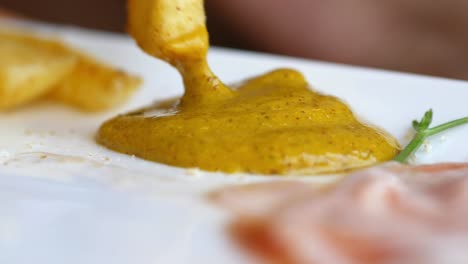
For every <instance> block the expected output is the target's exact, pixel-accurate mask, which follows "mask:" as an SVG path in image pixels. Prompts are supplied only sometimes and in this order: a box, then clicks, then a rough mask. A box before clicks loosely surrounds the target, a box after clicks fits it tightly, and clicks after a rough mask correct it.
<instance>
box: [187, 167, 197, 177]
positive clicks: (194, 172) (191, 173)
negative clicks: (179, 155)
mask: <svg viewBox="0 0 468 264" xmlns="http://www.w3.org/2000/svg"><path fill="white" fill-rule="evenodd" d="M185 172H186V173H187V175H189V176H195V177H199V176H200V170H199V169H197V168H191V169H187V170H186V171H185Z"/></svg>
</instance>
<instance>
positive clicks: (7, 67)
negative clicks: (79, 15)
mask: <svg viewBox="0 0 468 264" xmlns="http://www.w3.org/2000/svg"><path fill="white" fill-rule="evenodd" d="M30 76H31V77H30ZM33 77H34V78H33ZM141 82H142V80H141V79H140V78H139V77H136V76H132V75H130V74H127V73H125V72H123V71H120V70H118V69H115V68H114V67H112V66H109V65H106V64H104V63H102V62H99V61H97V60H95V59H94V58H92V57H90V56H88V55H85V54H83V53H81V52H80V51H78V50H75V49H73V48H71V47H68V46H66V45H65V44H63V43H62V42H60V41H57V40H51V39H43V38H39V37H35V36H33V35H32V34H30V33H19V32H1V31H0V96H1V97H0V110H4V109H10V108H12V107H14V106H16V105H19V104H25V103H28V102H29V101H32V100H34V99H36V98H39V97H42V96H45V97H48V98H52V99H54V100H57V101H60V102H63V103H65V104H68V105H71V106H73V107H76V108H77V109H79V110H81V111H86V112H96V111H104V110H108V109H110V108H113V107H116V106H118V105H121V104H122V103H124V102H125V101H127V100H128V99H129V98H130V97H131V96H132V95H133V94H134V92H135V91H136V90H137V88H138V87H139V86H140V84H141ZM12 90H14V91H16V92H15V93H13V92H11V91H12Z"/></svg>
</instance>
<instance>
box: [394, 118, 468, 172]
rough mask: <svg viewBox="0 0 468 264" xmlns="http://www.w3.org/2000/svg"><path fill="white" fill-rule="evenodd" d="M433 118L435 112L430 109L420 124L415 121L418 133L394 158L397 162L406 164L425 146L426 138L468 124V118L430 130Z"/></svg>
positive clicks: (415, 128) (414, 126)
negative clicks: (412, 155)
mask: <svg viewBox="0 0 468 264" xmlns="http://www.w3.org/2000/svg"><path fill="white" fill-rule="evenodd" d="M432 117H433V112H432V109H430V110H429V111H427V112H426V113H425V114H424V117H423V118H422V119H421V121H420V122H418V121H417V120H414V121H413V128H414V130H415V131H416V135H415V136H414V138H413V139H412V140H411V141H410V143H409V144H408V145H407V146H406V147H405V148H404V149H403V150H402V151H401V152H400V154H398V155H397V156H396V157H395V158H394V160H395V161H398V162H401V163H406V162H407V161H408V158H409V157H410V156H411V154H413V153H414V152H415V151H416V150H417V149H418V148H419V147H420V146H421V145H422V144H423V142H424V141H425V140H426V138H428V137H430V136H433V135H435V134H439V133H441V132H444V131H446V130H448V129H450V128H453V127H457V126H461V125H464V124H468V117H465V118H460V119H457V120H453V121H451V122H448V123H445V124H442V125H439V126H436V127H433V128H429V126H430V125H431V123H432Z"/></svg>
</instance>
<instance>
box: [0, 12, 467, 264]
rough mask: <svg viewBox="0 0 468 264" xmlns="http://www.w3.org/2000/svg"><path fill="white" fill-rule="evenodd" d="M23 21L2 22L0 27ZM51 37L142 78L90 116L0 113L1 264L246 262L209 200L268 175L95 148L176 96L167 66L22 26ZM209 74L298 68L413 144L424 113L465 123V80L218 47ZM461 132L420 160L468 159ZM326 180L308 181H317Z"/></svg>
mask: <svg viewBox="0 0 468 264" xmlns="http://www.w3.org/2000/svg"><path fill="white" fill-rule="evenodd" d="M13 24H15V25H16V26H18V23H14V22H13V23H12V22H11V21H10V22H7V21H3V22H1V24H0V26H2V27H11V26H12V25H13ZM21 26H22V27H27V28H30V29H31V28H32V29H34V30H37V31H39V32H42V33H44V34H48V35H52V36H58V37H60V38H62V39H64V40H65V41H67V42H69V43H71V44H73V45H75V46H77V47H80V48H82V49H83V50H85V51H87V52H89V53H90V54H93V55H95V56H97V57H98V58H101V59H102V60H104V61H107V62H109V63H112V64H115V65H118V66H120V67H122V68H124V69H126V70H128V71H130V72H134V73H137V74H140V75H142V76H143V77H144V79H145V85H144V87H143V89H142V90H141V91H140V92H139V93H138V94H137V96H136V97H135V98H134V99H133V100H132V101H131V102H130V103H129V104H128V105H126V106H125V107H123V108H121V109H116V110H115V111H112V112H108V113H104V114H99V115H87V114H81V113H77V112H75V111H73V110H71V109H69V108H66V107H63V106H60V105H54V104H51V103H47V102H40V103H37V104H34V105H31V106H28V107H25V108H23V109H21V110H20V111H16V112H11V113H3V114H0V163H1V165H0V263H9V264H17V263H21V264H23V263H25V264H26V263H28V264H29V263H36V264H42V263H44V264H62V263H68V264H75V263H76V264H79V263H80V264H81V263H96V264H97V263H115V264H120V263H122V264H126V263H129V264H130V263H140V264H146V263H164V264H172V263H200V264H202V263H203V264H209V263H223V264H229V263H233V264H234V263H248V262H247V261H246V260H245V259H244V256H242V255H241V254H240V253H239V252H238V251H237V250H236V248H235V246H234V245H232V244H231V243H230V241H229V239H228V238H227V237H226V236H225V233H224V228H225V224H226V223H227V221H228V218H229V216H228V215H226V214H225V213H224V212H223V211H222V210H220V209H217V208H214V207H212V206H211V205H210V204H209V203H207V202H206V201H205V199H204V194H205V193H206V192H207V191H209V190H211V189H213V188H216V187H219V186H223V185H226V184H239V183H246V182H251V181H264V180H271V178H269V177H258V176H253V175H224V174H222V173H204V172H200V171H197V170H186V169H178V168H173V167H169V166H165V165H161V164H155V163H150V162H146V161H143V160H139V159H137V158H134V157H130V156H125V155H121V154H118V153H114V152H111V151H109V150H106V149H104V148H102V147H100V146H98V145H96V144H95V143H94V140H93V137H94V133H95V132H96V130H97V128H98V127H99V125H100V124H101V123H102V122H103V121H104V120H106V119H108V118H110V117H112V116H114V115H116V114H118V113H123V112H126V111H128V110H132V109H136V108H139V107H141V106H145V105H147V104H149V103H151V102H152V101H154V100H158V99H164V98H168V97H173V96H178V95H180V94H181V93H182V83H181V80H180V78H179V76H178V75H177V73H176V71H174V70H173V69H171V68H170V67H169V66H168V65H166V64H164V63H162V62H160V61H157V60H155V59H152V58H150V57H148V56H146V55H144V54H143V53H142V52H140V51H139V50H138V49H137V47H136V46H135V45H134V43H133V41H132V40H131V39H129V38H128V37H125V36H120V35H113V34H108V33H100V32H91V31H84V30H80V29H75V28H66V27H57V26H51V25H37V24H29V23H22V24H21ZM209 59H210V62H211V65H212V67H213V69H214V71H215V72H216V73H217V74H218V75H219V76H220V77H221V79H223V80H225V81H226V82H227V83H229V82H238V81H240V80H243V79H245V78H248V77H251V76H254V75H257V74H260V73H263V72H266V71H269V70H272V69H275V68H278V67H290V68H295V69H299V70H300V71H302V72H303V73H304V74H305V76H306V77H307V78H308V80H309V82H310V83H311V85H312V86H313V87H314V88H315V89H318V90H320V91H322V92H324V93H327V94H332V95H336V96H338V97H340V98H342V99H344V100H345V101H346V102H348V103H349V104H350V105H351V106H352V108H353V109H354V111H355V112H356V113H357V114H358V115H359V116H361V117H362V118H363V119H366V120H368V121H370V122H372V123H374V124H376V125H378V126H380V127H383V128H385V129H386V130H388V131H389V132H390V133H392V134H393V135H394V136H396V137H397V138H398V139H399V140H400V142H401V143H402V144H405V143H406V142H407V140H408V138H406V135H407V134H408V132H409V131H410V124H411V121H412V120H413V119H415V118H420V117H421V116H422V114H423V113H424V112H425V111H426V110H427V109H429V108H433V109H434V112H435V117H434V124H439V123H441V122H445V121H449V120H452V119H455V118H459V117H462V116H468V102H467V100H468V82H463V81H455V80H446V79H439V78H432V77H425V76H417V75H410V74H402V73H394V72H386V71H379V70H372V69H363V68H357V67H349V66H341V65H335V64H327V63H320V62H314V61H306V60H300V59H293V58H285V57H277V56H270V55H264V54H256V53H246V52H239V51H232V50H224V49H217V48H213V49H212V50H211V52H210V56H209ZM467 135H468V127H462V128H457V129H454V130H452V131H450V132H448V133H446V134H444V135H443V136H437V137H434V138H432V139H431V140H430V141H429V142H428V144H426V146H425V147H423V148H422V150H421V151H420V152H419V153H418V154H417V160H418V162H437V161H468V138H467ZM330 179H331V178H329V177H315V178H309V179H308V180H311V181H316V182H318V183H320V182H323V181H329V180H330Z"/></svg>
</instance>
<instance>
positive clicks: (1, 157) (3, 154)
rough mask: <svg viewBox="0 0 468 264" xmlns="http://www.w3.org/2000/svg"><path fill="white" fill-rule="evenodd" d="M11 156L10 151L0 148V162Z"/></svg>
mask: <svg viewBox="0 0 468 264" xmlns="http://www.w3.org/2000/svg"><path fill="white" fill-rule="evenodd" d="M10 158H11V154H10V152H8V151H6V150H4V149H2V150H0V163H5V162H7V161H8V160H9V159H10Z"/></svg>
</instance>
